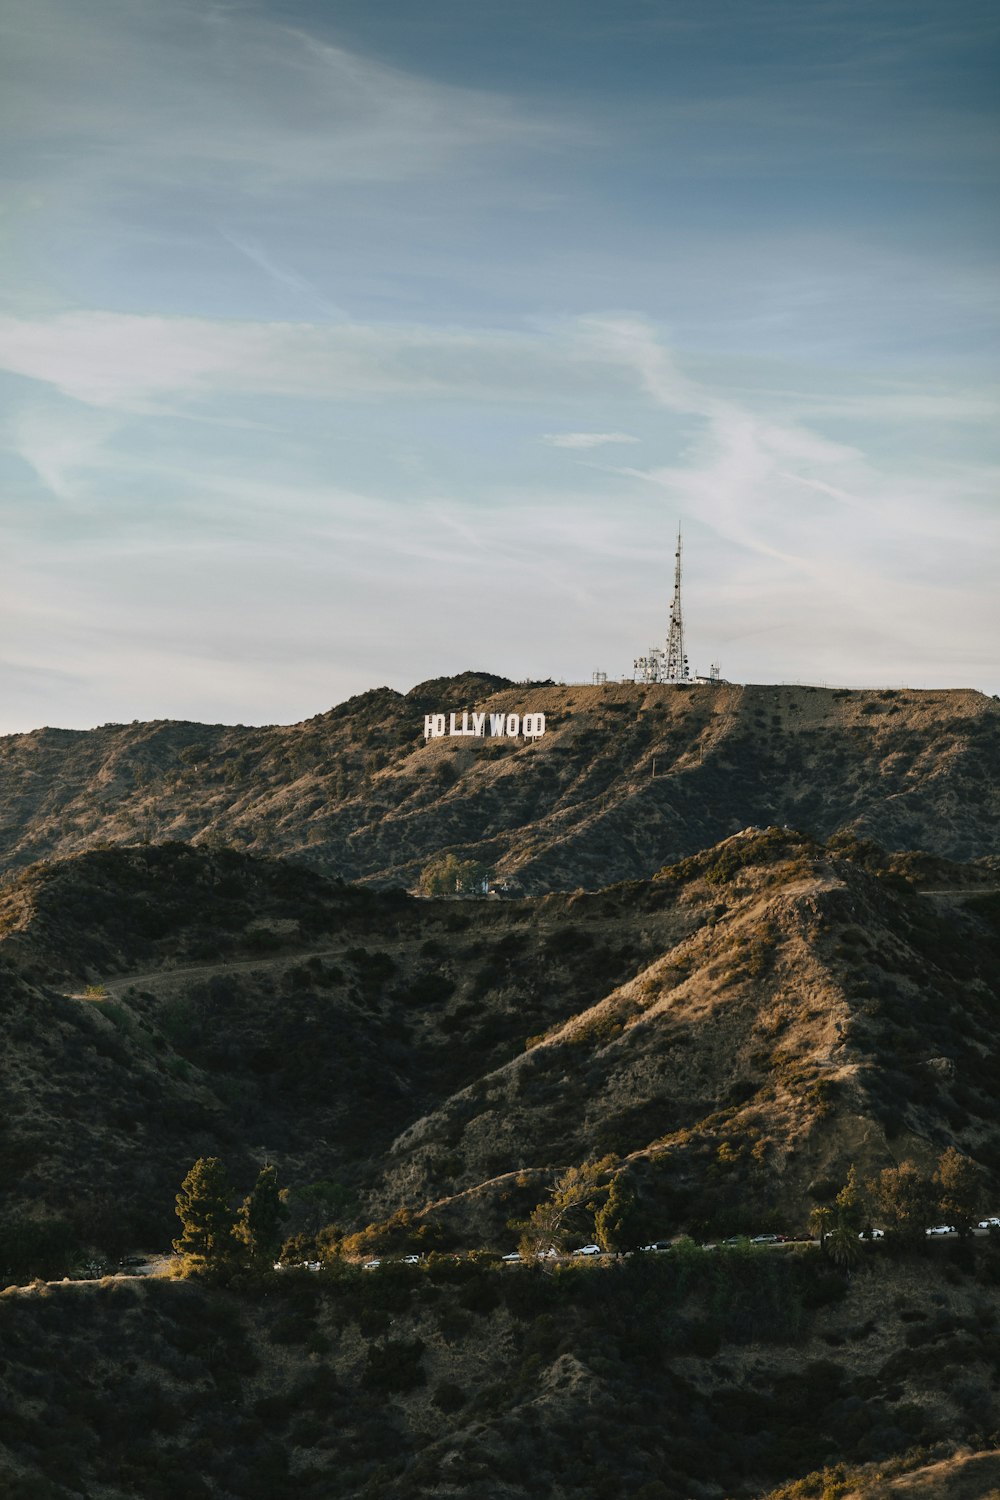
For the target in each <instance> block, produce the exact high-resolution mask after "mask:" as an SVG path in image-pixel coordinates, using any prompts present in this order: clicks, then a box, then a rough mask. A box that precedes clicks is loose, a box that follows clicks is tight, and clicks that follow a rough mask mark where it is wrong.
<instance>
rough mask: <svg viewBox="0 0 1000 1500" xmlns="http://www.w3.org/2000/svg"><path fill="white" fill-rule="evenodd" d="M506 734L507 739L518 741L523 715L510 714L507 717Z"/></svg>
mask: <svg viewBox="0 0 1000 1500" xmlns="http://www.w3.org/2000/svg"><path fill="white" fill-rule="evenodd" d="M506 733H507V738H508V739H509V740H516V739H517V736H518V735H519V734H520V733H521V715H520V714H508V715H507V730H506Z"/></svg>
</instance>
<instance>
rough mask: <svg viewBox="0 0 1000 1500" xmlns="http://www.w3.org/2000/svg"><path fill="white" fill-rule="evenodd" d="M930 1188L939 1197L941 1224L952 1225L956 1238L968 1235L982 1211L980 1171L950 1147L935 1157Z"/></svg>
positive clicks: (969, 1160)
mask: <svg viewBox="0 0 1000 1500" xmlns="http://www.w3.org/2000/svg"><path fill="white" fill-rule="evenodd" d="M934 1186H935V1187H936V1188H937V1190H938V1193H939V1197H938V1203H937V1206H938V1208H939V1209H940V1211H941V1222H942V1223H943V1224H953V1225H954V1226H955V1228H956V1229H957V1230H958V1232H959V1234H962V1235H967V1234H971V1233H972V1227H973V1225H974V1224H975V1223H976V1222H977V1220H978V1218H979V1215H980V1213H981V1212H982V1207H983V1174H982V1170H981V1168H979V1167H977V1165H976V1163H975V1162H974V1161H972V1159H971V1158H970V1157H968V1156H963V1155H962V1153H961V1151H956V1149H955V1147H954V1146H949V1147H948V1149H947V1151H944V1152H942V1154H941V1156H939V1157H938V1164H937V1171H936V1172H935V1173H934Z"/></svg>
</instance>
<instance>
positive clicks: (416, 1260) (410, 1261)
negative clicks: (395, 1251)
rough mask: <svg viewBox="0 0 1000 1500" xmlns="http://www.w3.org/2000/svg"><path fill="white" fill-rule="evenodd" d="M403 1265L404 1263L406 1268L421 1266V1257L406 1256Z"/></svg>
mask: <svg viewBox="0 0 1000 1500" xmlns="http://www.w3.org/2000/svg"><path fill="white" fill-rule="evenodd" d="M402 1263H403V1265H404V1266H419V1264H420V1256H419V1255H404V1256H403V1262H402Z"/></svg>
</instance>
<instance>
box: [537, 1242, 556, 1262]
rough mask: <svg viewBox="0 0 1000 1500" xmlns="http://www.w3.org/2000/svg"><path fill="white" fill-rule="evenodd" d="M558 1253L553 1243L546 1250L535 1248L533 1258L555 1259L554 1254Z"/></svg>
mask: <svg viewBox="0 0 1000 1500" xmlns="http://www.w3.org/2000/svg"><path fill="white" fill-rule="evenodd" d="M558 1254H559V1251H558V1250H557V1249H556V1248H555V1246H554V1245H550V1246H549V1248H548V1249H547V1250H536V1251H535V1259H536V1260H555V1258H556V1256H557V1255H558Z"/></svg>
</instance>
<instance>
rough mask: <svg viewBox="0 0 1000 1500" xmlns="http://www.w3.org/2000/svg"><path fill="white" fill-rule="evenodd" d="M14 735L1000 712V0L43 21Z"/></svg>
mask: <svg viewBox="0 0 1000 1500" xmlns="http://www.w3.org/2000/svg"><path fill="white" fill-rule="evenodd" d="M4 14H5V21H4V23H3V25H4V31H5V38H4V43H3V46H2V48H0V69H2V77H0V101H2V103H0V111H2V116H3V119H2V126H0V128H2V131H3V139H4V141H5V151H4V161H5V168H4V177H5V191H4V193H3V200H2V202H3V207H2V212H0V536H2V547H0V733H15V732H21V731H26V730H30V729H32V728H35V727H38V726H41V725H58V726H64V727H74V728H86V727H89V726H92V725H95V724H100V723H105V722H129V721H131V720H133V719H152V718H184V719H195V720H203V721H208V722H220V721H221V722H239V723H247V724H257V723H288V722H294V721H297V720H299V719H302V718H305V717H308V716H310V715H312V714H315V713H319V712H322V711H324V710H325V709H327V708H329V707H330V706H331V705H332V704H334V703H336V702H339V701H341V700H343V699H344V698H346V697H347V696H349V695H350V694H353V693H356V692H362V691H364V690H366V689H368V688H371V687H376V686H380V685H382V684H388V685H390V686H392V687H394V688H398V689H400V690H406V689H407V688H409V687H411V686H412V685H413V684H414V683H416V682H419V681H421V680H423V679H426V678H429V677H434V676H439V675H442V674H445V673H451V672H458V671H463V670H466V669H470V668H471V669H476V670H485V671H492V672H500V673H504V674H505V675H507V676H510V677H512V678H515V679H519V680H520V679H528V678H548V677H551V678H554V679H556V680H565V681H589V680H590V678H591V674H592V672H594V671H595V670H599V671H604V672H607V674H608V677H609V679H615V678H618V677H620V676H622V675H623V674H631V670H632V662H633V659H634V658H635V657H636V656H638V655H641V654H643V653H644V652H645V651H646V650H647V649H648V648H649V647H650V646H652V645H657V644H659V645H662V644H663V642H664V638H665V635H666V630H667V623H668V612H669V604H670V595H671V592H672V584H673V577H672V574H673V553H674V545H675V543H674V538H675V535H676V530H677V526H678V523H679V522H680V523H681V524H682V525H683V532H684V560H685V573H684V619H685V631H686V642H687V650H688V655H689V657H690V659H691V664H692V667H693V668H694V669H695V670H697V671H700V672H704V671H707V669H708V666H709V663H710V662H719V663H720V664H721V669H722V673H723V675H724V676H725V677H727V678H729V679H731V680H734V681H749V682H811V683H830V684H836V685H854V686H875V685H878V686H882V685H908V686H910V687H974V688H978V689H980V690H982V691H985V692H990V693H1000V588H998V584H997V580H998V578H1000V500H998V484H997V480H998V476H1000V463H998V451H997V449H998V444H997V431H998V423H997V414H998V388H1000V380H998V361H997V352H998V338H997V333H998V322H1000V317H998V313H1000V296H998V287H1000V282H998V274H997V245H998V244H1000V233H998V229H1000V225H998V223H997V220H998V218H1000V196H998V194H997V176H998V171H997V168H998V157H1000V131H998V121H997V115H998V108H1000V90H998V89H997V79H998V76H1000V68H998V51H1000V49H998V45H997V44H998V33H1000V13H998V12H997V10H996V7H995V5H994V4H993V3H992V0H952V3H950V4H949V5H947V6H945V5H942V4H940V3H939V0H933V3H932V0H905V3H903V0H809V3H808V4H803V3H802V0H615V4H613V5H612V4H609V3H608V0H530V3H529V0H493V3H491V0H462V3H459V0H422V3H421V4H419V5H417V4H415V3H414V0H218V3H213V0H171V3H170V4H169V5H164V4H163V3H162V0H5V3H4Z"/></svg>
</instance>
